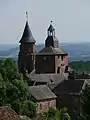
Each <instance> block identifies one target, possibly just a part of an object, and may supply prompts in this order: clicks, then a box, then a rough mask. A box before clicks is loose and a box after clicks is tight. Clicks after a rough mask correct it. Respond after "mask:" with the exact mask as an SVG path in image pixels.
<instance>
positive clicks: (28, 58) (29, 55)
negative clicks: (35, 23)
mask: <svg viewBox="0 0 90 120" xmlns="http://www.w3.org/2000/svg"><path fill="white" fill-rule="evenodd" d="M26 18H27V20H26V25H25V28H24V32H23V35H22V37H21V39H20V41H19V43H20V51H19V55H18V67H19V70H20V72H22V73H25V72H27V73H30V72H32V71H33V70H34V69H35V54H36V46H35V42H36V41H35V39H34V37H33V35H32V32H31V30H30V27H29V23H28V13H27V12H26Z"/></svg>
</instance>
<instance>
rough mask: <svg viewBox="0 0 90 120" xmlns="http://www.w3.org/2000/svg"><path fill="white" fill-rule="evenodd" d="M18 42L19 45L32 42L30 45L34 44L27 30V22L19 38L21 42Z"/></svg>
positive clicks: (29, 31) (28, 29)
mask: <svg viewBox="0 0 90 120" xmlns="http://www.w3.org/2000/svg"><path fill="white" fill-rule="evenodd" d="M19 42H20V43H22V42H32V43H33V42H36V41H35V39H34V37H33V35H32V32H31V30H30V28H29V24H28V21H27V22H26V25H25V29H24V32H23V35H22V38H21V40H20V41H19Z"/></svg>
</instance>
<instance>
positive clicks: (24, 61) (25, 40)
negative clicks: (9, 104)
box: [18, 13, 86, 111]
mask: <svg viewBox="0 0 90 120" xmlns="http://www.w3.org/2000/svg"><path fill="white" fill-rule="evenodd" d="M26 14H27V13H26ZM19 43H20V51H19V54H18V68H19V71H20V72H21V73H23V74H26V75H27V77H28V79H29V82H28V84H29V86H30V90H31V91H32V94H34V92H35V94H34V97H35V95H36V96H37V95H38V96H39V94H40V93H38V92H37V91H40V92H41V93H42V91H43V90H44V93H45V91H47V90H48V89H49V92H48V93H50V94H52V93H54V94H55V96H54V95H53V96H54V98H55V99H56V107H58V108H61V107H64V106H66V107H68V108H69V109H70V110H71V111H72V110H73V109H74V108H75V109H77V110H79V108H80V92H81V91H82V88H83V87H84V86H85V83H86V81H85V80H73V79H70V80H69V79H68V74H69V73H70V72H72V69H71V68H70V67H69V65H68V53H67V52H66V51H65V50H64V49H63V48H61V47H60V43H59V40H58V38H57V37H56V33H55V28H54V27H53V23H52V21H51V23H50V25H49V27H48V29H47V37H46V40H45V44H44V48H43V49H41V50H40V51H39V52H38V53H37V52H36V39H35V38H34V36H33V34H32V31H31V30H30V27H29V22H28V20H27V21H26V25H25V28H24V31H23V34H22V37H21V39H20V41H19ZM36 89H37V90H36ZM41 89H42V90H41ZM46 89H47V90H46ZM35 90H36V91H35ZM46 94H47V93H45V95H46ZM50 94H49V95H47V96H50ZM43 95H44V94H43ZM40 97H41V96H40ZM43 97H44V96H43ZM50 99H51V98H50ZM49 101H50V100H49ZM40 103H42V102H41V101H40ZM52 103H53V102H52ZM47 104H48V103H47ZM39 105H40V104H39ZM54 107H55V100H54Z"/></svg>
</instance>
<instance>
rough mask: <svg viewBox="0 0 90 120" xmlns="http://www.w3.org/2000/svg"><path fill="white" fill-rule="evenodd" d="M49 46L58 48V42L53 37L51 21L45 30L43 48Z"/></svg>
mask: <svg viewBox="0 0 90 120" xmlns="http://www.w3.org/2000/svg"><path fill="white" fill-rule="evenodd" d="M49 46H52V47H53V48H59V41H58V39H57V38H56V36H55V28H54V27H53V25H52V21H51V23H50V26H49V28H48V29H47V39H46V40H45V47H49Z"/></svg>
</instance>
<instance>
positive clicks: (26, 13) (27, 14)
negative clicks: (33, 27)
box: [26, 11, 28, 21]
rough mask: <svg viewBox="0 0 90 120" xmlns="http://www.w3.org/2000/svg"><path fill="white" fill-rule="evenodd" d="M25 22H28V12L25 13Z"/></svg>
mask: <svg viewBox="0 0 90 120" xmlns="http://www.w3.org/2000/svg"><path fill="white" fill-rule="evenodd" d="M26 21H28V12H27V11H26Z"/></svg>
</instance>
